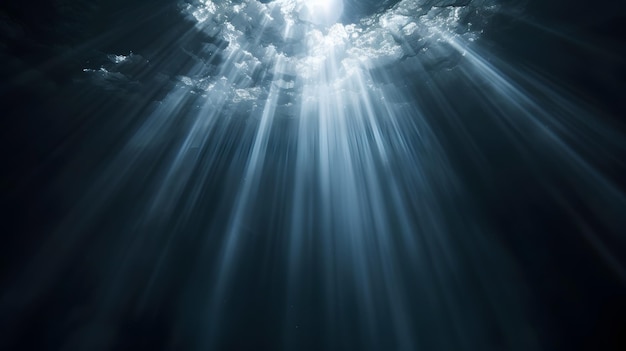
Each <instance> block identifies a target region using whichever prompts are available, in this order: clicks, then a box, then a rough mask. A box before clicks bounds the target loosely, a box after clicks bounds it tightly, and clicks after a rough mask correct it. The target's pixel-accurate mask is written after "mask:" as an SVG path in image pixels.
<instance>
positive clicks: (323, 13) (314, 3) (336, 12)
mask: <svg viewBox="0 0 626 351" xmlns="http://www.w3.org/2000/svg"><path fill="white" fill-rule="evenodd" d="M304 4H305V6H304V9H303V10H304V11H302V12H301V13H300V15H301V18H302V19H304V20H307V21H309V22H312V23H315V24H319V25H332V24H335V23H337V21H338V20H339V18H340V17H341V14H342V12H343V1H342V0H308V1H304Z"/></svg>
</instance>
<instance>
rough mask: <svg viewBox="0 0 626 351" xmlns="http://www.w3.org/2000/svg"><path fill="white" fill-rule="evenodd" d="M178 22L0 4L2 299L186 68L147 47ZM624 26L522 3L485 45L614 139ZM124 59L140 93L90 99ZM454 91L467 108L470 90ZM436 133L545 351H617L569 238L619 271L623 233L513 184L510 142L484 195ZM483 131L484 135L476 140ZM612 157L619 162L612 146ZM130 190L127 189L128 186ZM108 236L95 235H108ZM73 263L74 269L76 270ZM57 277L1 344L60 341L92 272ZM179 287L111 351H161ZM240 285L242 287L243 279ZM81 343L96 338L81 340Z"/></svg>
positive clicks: (128, 11) (587, 11)
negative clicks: (603, 246) (510, 266)
mask: <svg viewBox="0 0 626 351" xmlns="http://www.w3.org/2000/svg"><path fill="white" fill-rule="evenodd" d="M510 3H512V2H510ZM377 6H379V5H372V4H364V3H361V4H358V3H357V2H355V1H353V2H352V3H350V4H349V6H348V8H355V9H357V10H355V11H356V12H355V13H361V12H362V13H367V12H370V11H371V10H372V9H373V8H374V7H377ZM515 8H518V7H515ZM178 13H179V10H178V8H177V6H176V2H175V1H174V2H172V1H79V0H74V1H71V0H68V1H31V2H28V3H25V2H5V3H3V4H1V5H0V60H1V64H0V104H1V105H0V107H1V111H2V112H1V115H2V120H1V122H0V123H1V124H0V140H1V143H2V145H0V150H1V151H0V152H1V153H2V154H1V155H2V163H1V164H2V175H1V178H0V195H1V196H2V198H1V203H0V205H1V208H0V211H1V212H0V213H2V222H1V223H0V233H2V242H1V243H0V287H1V288H2V290H1V291H3V295H4V296H3V298H4V301H7V296H12V295H28V294H31V293H32V291H23V290H24V289H26V288H25V287H29V288H32V289H36V287H38V286H39V285H37V284H35V283H33V284H32V285H31V284H28V283H22V284H21V285H16V282H17V281H20V279H21V278H20V277H21V276H22V275H21V274H23V267H25V266H26V265H27V264H28V262H30V260H31V259H32V255H33V254H34V253H35V252H37V250H38V249H39V246H40V243H41V242H42V241H43V240H44V238H46V237H47V236H48V235H49V233H50V232H51V231H52V230H53V228H56V227H57V226H59V225H60V224H61V223H60V221H61V218H64V216H65V215H66V214H67V213H68V212H69V211H70V209H71V208H72V207H73V206H74V204H75V203H76V202H77V201H78V199H79V198H80V197H81V194H82V192H83V191H84V190H85V189H87V188H88V187H89V186H90V184H91V183H92V181H93V179H95V178H96V177H97V175H98V174H99V172H101V171H102V164H106V163H107V162H108V161H109V160H111V159H112V157H114V155H113V154H112V151H111V150H115V146H118V145H119V144H120V140H122V139H124V136H127V134H128V130H131V129H132V128H128V126H129V125H131V126H132V125H133V123H136V122H134V121H128V120H126V119H125V118H124V115H122V111H129V110H132V109H133V108H137V107H136V106H142V105H145V104H147V103H148V102H149V101H152V100H156V99H158V98H160V97H162V96H163V95H164V94H165V93H167V91H168V87H169V86H171V84H173V83H172V82H165V83H163V82H161V81H159V82H157V81H156V78H155V77H156V76H157V73H160V72H161V73H162V72H166V73H167V74H169V75H175V74H177V72H184V71H185V67H186V65H188V64H189V62H188V58H187V57H186V56H184V55H183V54H180V53H168V55H163V53H161V52H160V51H159V50H161V45H160V43H159V42H158V40H157V39H156V38H159V40H163V38H169V40H175V38H177V37H178V35H179V34H181V33H185V32H187V31H189V30H191V28H192V24H191V23H188V22H184V21H183V20H182V18H181V17H180V16H179V15H178ZM625 27H626V10H625V5H623V1H604V2H588V1H565V0H555V1H539V0H530V1H528V2H527V3H526V4H525V7H524V10H523V11H521V12H519V11H511V12H509V13H506V12H505V13H502V14H499V15H496V16H495V17H494V18H493V19H492V23H491V26H490V28H489V29H488V30H487V31H486V33H485V35H484V37H483V40H484V43H485V44H484V45H486V46H488V47H489V48H490V50H491V51H492V52H494V53H496V54H497V56H498V57H500V58H501V59H502V61H504V62H508V63H510V64H512V65H513V66H517V67H528V68H530V69H532V70H533V71H536V72H539V73H540V74H543V75H545V76H547V77H549V80H550V81H551V83H552V84H555V85H556V86H559V87H560V88H561V89H563V90H564V91H566V92H567V93H568V94H570V96H573V97H575V98H576V99H578V100H579V101H580V102H581V103H583V104H585V105H586V106H589V108H590V109H591V110H592V111H595V112H596V113H595V115H594V116H595V117H596V118H598V120H601V121H602V123H604V124H606V125H610V126H611V128H612V129H614V130H617V131H626V128H625V120H624V117H625V116H626V99H624V91H626V90H625V88H626V87H625V83H626V64H625V59H624V57H626V45H625V43H624V40H623V37H622V36H621V35H620V33H624V32H625V30H626V28H625ZM546 28H549V29H551V31H548V30H546ZM187 45H192V46H193V45H194V44H193V42H192V43H188V44H187ZM130 51H133V52H135V53H138V54H140V55H141V57H142V59H146V60H147V59H149V60H150V62H151V65H148V66H146V65H137V66H132V65H131V66H130V67H129V68H127V70H128V71H127V72H126V73H128V76H132V77H133V78H134V79H135V80H136V81H137V82H140V87H138V88H137V90H133V88H132V87H131V88H128V87H127V86H125V87H124V88H123V89H126V90H122V91H120V89H122V88H120V89H116V88H115V87H113V88H111V87H110V86H105V88H102V89H94V88H93V82H91V81H86V80H85V79H84V75H83V72H82V69H83V68H86V67H90V68H97V67H99V66H100V65H102V64H104V63H105V62H106V54H109V53H128V52H130ZM157 83H158V84H157ZM109 88H110V89H109ZM460 96H464V97H465V98H468V99H470V98H471V97H472V96H471V94H469V93H466V94H460ZM103 102H107V103H106V104H104V103H103ZM434 110H436V109H435V108H434V107H433V111H434ZM433 120H436V119H433ZM433 123H434V124H433V125H434V127H435V129H436V131H437V132H438V133H440V134H441V135H444V136H447V137H444V138H443V139H444V140H448V141H447V144H446V147H447V150H449V152H450V155H451V158H452V160H453V163H454V165H455V167H457V168H458V169H462V170H463V171H462V172H465V174H464V175H465V182H466V184H467V185H468V187H469V188H470V189H474V190H473V191H474V193H472V195H473V196H474V197H475V198H477V199H478V200H477V202H478V203H480V204H481V206H482V208H483V209H484V212H485V213H488V214H489V218H490V220H491V222H492V224H493V226H495V227H496V228H497V230H498V231H499V232H502V233H506V235H502V236H501V237H500V239H501V240H502V243H503V245H504V246H506V247H507V248H508V249H509V250H510V252H511V253H512V255H513V256H514V259H515V260H516V261H517V262H520V266H521V267H522V269H523V272H522V274H523V276H524V278H525V280H526V281H527V282H528V285H529V286H530V289H531V295H532V296H533V298H534V301H533V305H534V306H535V309H534V310H533V311H532V313H531V315H532V319H533V323H534V324H535V325H536V330H537V334H538V336H539V339H540V343H541V345H542V346H543V348H544V349H545V350H624V349H626V340H625V336H626V329H625V328H626V318H625V317H624V316H626V289H625V286H624V281H623V280H621V278H620V277H619V274H618V273H616V270H615V269H612V268H611V267H610V265H608V264H607V263H606V262H605V260H604V259H603V257H602V253H599V252H597V251H596V250H595V249H594V248H593V247H592V246H591V245H590V244H589V242H588V241H587V240H586V239H585V238H584V236H582V235H577V234H576V233H579V232H580V230H581V229H580V223H581V222H582V223H585V225H586V226H587V227H588V228H591V229H590V230H592V231H593V232H594V233H595V235H598V236H599V237H600V238H603V240H605V242H608V243H609V247H610V249H611V250H612V252H613V254H614V255H615V257H617V260H618V263H617V265H618V266H619V265H621V267H624V266H623V263H624V258H623V257H624V251H623V248H624V247H623V240H616V241H615V242H611V239H610V238H612V237H614V235H622V238H623V234H624V232H623V231H622V232H620V229H624V228H625V227H624V226H623V221H622V222H619V221H617V222H615V223H608V224H607V223H605V222H602V221H601V220H600V219H599V218H597V216H595V215H594V212H593V211H591V210H590V209H589V206H590V205H589V204H588V203H587V202H586V199H585V198H575V197H574V196H572V198H569V199H568V201H569V204H570V205H571V208H574V209H575V212H576V215H575V216H574V217H578V218H579V221H575V220H573V219H572V214H571V211H570V212H568V211H569V210H566V209H563V208H561V207H559V206H558V205H555V202H554V200H553V199H550V197H549V196H548V195H547V194H544V193H541V192H538V191H535V190H534V189H536V188H537V187H538V184H537V183H535V181H533V180H529V179H528V178H525V177H524V174H525V172H526V171H525V168H524V165H523V164H520V163H516V162H515V160H516V157H517V156H516V155H515V151H514V150H513V148H512V147H511V148H506V147H504V148H503V149H502V153H503V154H504V156H502V158H501V159H498V158H497V157H496V158H494V160H495V161H494V167H493V172H494V178H501V177H504V178H506V177H508V179H509V181H507V182H503V183H502V184H496V185H495V187H492V188H489V189H492V190H485V189H487V187H485V182H487V180H485V179H482V178H481V176H480V174H481V173H480V171H479V170H478V169H476V166H473V165H472V164H471V163H469V161H468V160H469V159H470V158H468V157H465V155H464V150H462V149H460V148H459V147H455V145H454V133H455V131H454V130H453V129H452V127H451V126H449V125H446V124H445V123H444V122H436V121H435V122H433ZM485 123H487V122H485ZM486 128H487V130H486V131H485V130H483V131H482V132H483V133H488V131H489V127H486ZM489 143H494V141H493V140H483V141H482V142H481V144H480V146H479V147H480V148H482V149H483V150H485V152H489V150H491V149H492V148H493V145H490V144H489ZM615 154H617V155H621V154H620V153H619V151H615ZM85 155H89V157H86V156H85ZM589 156H591V157H596V158H597V159H598V163H597V166H598V167H599V168H600V169H601V170H602V171H603V173H604V174H606V176H607V177H608V178H610V179H611V180H613V181H614V182H615V183H616V184H618V186H619V187H621V188H622V190H623V189H626V181H625V178H624V175H625V174H626V173H624V166H623V162H619V161H614V162H608V161H606V162H603V161H602V158H603V157H604V155H589ZM621 156H623V155H621ZM76 160H80V163H77V162H76ZM548 161H549V160H548ZM548 161H545V162H548ZM136 182H137V184H139V183H141V180H136ZM127 187H128V189H133V188H134V187H133V184H129V185H127ZM215 188H219V184H216V185H215ZM117 201H118V202H119V203H120V207H122V208H123V209H120V210H118V212H115V211H113V212H111V213H109V214H108V216H109V217H110V218H115V217H116V216H118V220H119V223H118V224H116V225H114V226H113V227H123V226H124V223H125V219H124V217H125V216H130V215H129V214H128V213H130V212H132V210H129V211H126V210H125V209H127V208H132V201H133V200H132V194H129V195H127V197H126V198H123V199H119V200H117ZM212 206H213V205H212V204H211V203H210V202H207V203H206V204H204V207H203V209H204V210H206V211H208V212H211V211H212V209H213V207H212ZM596 210H597V209H596ZM607 211H613V212H616V213H618V214H619V213H621V214H622V217H623V215H624V214H626V210H625V209H620V208H617V209H616V208H613V209H607ZM529 218H531V220H529ZM75 220H76V221H81V220H82V219H80V218H77V219H75ZM529 228H530V229H529ZM105 233H108V231H107V230H106V229H102V230H101V231H94V232H93V233H90V234H89V235H88V237H87V238H81V239H80V240H78V239H77V242H76V247H78V249H79V250H80V248H81V245H87V246H89V245H93V244H92V243H93V242H96V243H97V242H102V241H103V240H104V239H103V238H102V237H100V236H102V235H105ZM107 235H108V234H107ZM120 235H121V234H120ZM113 236H114V237H113V238H108V239H110V240H113V241H115V240H121V238H115V235H113ZM106 250H107V249H106V246H105V248H103V249H102V252H100V254H101V255H103V256H106V254H107V252H106ZM177 250H178V251H179V252H181V253H184V252H189V250H191V252H193V243H180V244H179V247H178V248H177ZM87 251H88V250H87ZM90 252H93V251H90ZM72 255H74V256H76V254H72ZM74 256H72V259H71V260H72V262H82V260H85V258H76V257H74ZM188 256H192V255H188ZM537 257H540V258H537ZM176 262H177V264H178V267H179V269H178V270H179V271H180V272H185V271H186V270H188V269H189V268H190V267H192V266H193V264H194V263H193V261H192V260H189V259H186V258H184V257H183V258H180V259H179V260H178V261H176ZM60 276H61V278H60V280H59V281H58V282H52V283H46V284H49V285H47V286H51V287H52V288H49V289H47V290H46V291H47V292H46V293H45V294H43V295H42V296H39V297H38V298H37V299H36V301H37V303H36V304H34V305H32V306H27V307H24V306H19V304H15V305H11V304H6V303H4V304H3V305H2V306H3V310H2V311H0V314H1V316H0V323H2V324H0V330H2V332H0V333H1V334H5V332H6V334H5V335H3V337H2V338H0V341H2V342H3V344H0V346H2V347H3V349H5V350H30V349H32V350H56V349H60V348H61V346H62V345H66V344H67V340H66V339H67V338H68V336H67V335H68V331H67V330H65V329H64V327H63V326H60V325H58V324H57V322H58V321H59V320H63V319H64V318H65V316H66V315H67V314H68V313H69V312H68V311H74V310H75V309H76V307H75V306H78V305H87V306H89V305H90V304H93V303H94V302H93V301H90V300H89V298H90V296H91V295H92V293H91V289H93V287H92V286H94V285H95V284H92V283H91V282H89V281H88V279H87V278H86V277H88V276H89V272H84V271H80V270H79V269H72V270H67V271H64V272H63V273H62V274H60ZM25 279H29V278H28V277H27V278H25ZM33 280H40V278H39V277H37V278H36V279H35V278H33ZM184 280H185V276H184V274H183V275H177V274H172V280H171V282H172V283H171V286H169V287H167V286H164V287H163V291H162V292H161V296H162V297H161V298H160V299H162V304H163V305H164V306H165V307H164V308H162V309H160V310H159V311H158V312H157V313H156V315H153V316H151V317H150V318H147V317H146V318H142V317H137V318H127V319H125V321H124V322H123V323H122V327H121V328H120V329H121V332H120V333H119V334H118V336H117V338H116V339H115V340H116V341H115V342H114V343H113V345H112V349H116V350H126V349H128V350H131V349H153V350H156V349H164V348H166V346H167V342H168V340H169V338H170V334H168V331H169V330H170V329H171V328H172V325H171V324H172V323H173V322H172V320H173V316H174V315H176V311H174V307H173V306H175V303H174V302H173V301H175V300H176V299H179V298H180V297H181V296H180V292H178V291H176V289H175V286H176V285H177V284H178V283H180V282H183V281H184ZM256 283H258V282H256ZM42 284H43V283H42ZM242 284H243V283H242ZM248 284H250V286H253V285H254V284H255V281H254V279H252V280H251V281H250V283H248ZM17 286H19V288H16V287H17ZM11 294H12V295H11ZM256 299H257V300H258V301H273V299H276V297H269V296H267V297H263V295H261V296H257V297H256ZM9 300H10V299H9ZM262 304H263V303H262V302H258V303H257V304H256V305H254V306H255V307H253V308H251V309H250V311H249V312H248V313H251V314H254V313H256V317H254V318H251V319H250V320H249V321H248V322H246V323H245V325H243V326H242V329H247V328H245V327H246V326H252V325H258V324H264V321H265V320H266V319H267V320H269V321H271V320H272V318H271V317H269V316H265V315H264V314H263V313H264V311H265V312H267V310H266V309H264V308H263V307H262ZM84 313H88V312H84ZM242 313H244V312H242ZM268 324H271V323H269V322H268ZM264 328H265V329H264ZM248 329H249V328H248ZM269 330H272V329H271V328H270V327H268V326H265V327H263V326H261V327H257V328H256V334H254V335H252V334H251V336H250V340H254V342H252V341H250V344H245V342H244V343H243V344H241V343H240V344H237V343H236V342H231V344H228V343H227V345H230V346H225V349H233V350H247V349H252V348H253V347H254V349H258V350H261V349H268V350H269V349H272V346H275V345H277V341H276V340H267V339H266V338H265V337H263V336H262V335H268V334H269V332H268V331H269ZM9 333H10V335H9ZM232 333H233V334H234V333H235V332H234V331H233V332H232ZM248 333H251V332H248ZM84 335H85V336H84V337H86V338H89V337H92V338H95V339H98V338H102V339H103V340H105V339H107V337H106V336H103V335H98V333H94V332H91V333H90V332H85V333H84ZM346 344H350V343H349V342H346ZM278 345H280V344H278ZM103 348H104V346H103Z"/></svg>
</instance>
